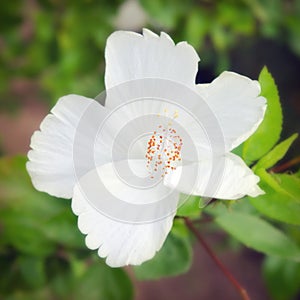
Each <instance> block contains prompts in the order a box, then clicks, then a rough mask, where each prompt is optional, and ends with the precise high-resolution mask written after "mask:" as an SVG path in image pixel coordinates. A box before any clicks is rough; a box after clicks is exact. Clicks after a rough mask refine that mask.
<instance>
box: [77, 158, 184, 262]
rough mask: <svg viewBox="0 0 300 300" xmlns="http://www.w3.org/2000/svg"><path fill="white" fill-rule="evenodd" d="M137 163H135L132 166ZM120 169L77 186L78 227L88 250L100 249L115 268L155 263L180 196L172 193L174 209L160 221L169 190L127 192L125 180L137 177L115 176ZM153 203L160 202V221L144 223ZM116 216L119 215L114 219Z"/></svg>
mask: <svg viewBox="0 0 300 300" xmlns="http://www.w3.org/2000/svg"><path fill="white" fill-rule="evenodd" d="M140 162H141V161H139V162H138V163H137V165H140ZM135 163H136V162H134V161H132V164H135ZM118 168H119V166H118V163H117V165H113V164H106V165H104V166H101V167H99V168H97V169H95V170H93V171H91V172H89V173H88V174H86V175H85V176H84V177H83V178H81V180H80V182H79V183H78V184H77V185H76V186H75V189H74V195H73V199H72V209H73V212H74V213H75V214H76V215H78V227H79V229H80V231H81V232H82V233H84V234H86V235H87V236H86V245H87V247H88V248H90V249H98V255H99V256H100V257H103V258H105V257H106V258H107V259H106V263H107V264H108V265H110V266H111V267H121V266H125V265H129V264H131V265H139V264H141V263H142V262H144V261H146V260H149V259H151V258H152V257H153V256H154V255H155V253H156V251H158V250H159V249H160V248H161V247H162V245H163V243H164V241H165V239H166V237H167V234H168V233H169V231H170V230H171V227H172V222H173V218H174V215H175V212H176V206H177V200H178V192H175V193H173V194H172V193H171V195H170V199H172V204H171V206H172V209H171V210H170V211H169V212H168V213H167V214H165V215H164V217H161V218H159V210H160V208H159V202H160V201H158V200H160V197H165V196H166V195H165V193H166V187H163V185H162V184H161V187H157V186H155V187H153V189H151V188H150V189H149V190H147V189H138V188H136V187H134V186H130V185H129V184H128V185H127V189H126V182H125V183H124V180H128V179H130V178H131V177H134V176H132V175H130V176H128V178H120V174H118V175H116V174H115V170H116V169H118ZM120 173H122V171H121V172H120ZM142 173H143V172H142ZM125 176H126V174H125ZM134 190H135V191H134ZM167 190H169V189H167ZM91 195H92V196H91ZM92 197H95V199H92ZM97 199H98V201H99V203H100V202H101V201H102V203H103V206H102V207H100V204H99V203H97ZM153 201H154V204H153V207H155V205H156V203H155V201H158V203H157V210H158V211H157V216H158V217H157V219H155V218H154V215H153V219H152V221H151V220H147V221H146V220H145V222H141V219H139V218H140V217H141V215H143V214H147V211H148V209H147V207H149V206H145V205H146V204H147V203H148V204H149V202H153ZM118 203H119V204H120V205H118ZM145 203H146V204H145ZM132 204H133V205H132ZM150 204H151V203H150ZM114 212H115V213H116V215H113V214H114ZM121 218H122V219H121ZM126 218H127V219H126ZM138 219H139V220H138Z"/></svg>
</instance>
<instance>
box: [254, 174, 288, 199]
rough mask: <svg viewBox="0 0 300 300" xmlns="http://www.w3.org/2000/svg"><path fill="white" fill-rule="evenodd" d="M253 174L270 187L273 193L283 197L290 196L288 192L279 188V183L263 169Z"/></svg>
mask: <svg viewBox="0 0 300 300" xmlns="http://www.w3.org/2000/svg"><path fill="white" fill-rule="evenodd" d="M255 173H256V174H257V175H258V176H259V177H260V179H262V181H264V182H266V183H267V184H268V185H269V186H270V187H272V189H273V190H274V191H276V192H278V193H280V194H283V195H288V196H291V195H290V194H289V192H288V191H287V190H285V189H284V188H283V187H282V186H281V184H280V182H279V181H278V180H276V178H275V177H274V175H273V174H271V173H268V172H267V171H266V170H265V169H263V168H260V169H258V170H256V172H255Z"/></svg>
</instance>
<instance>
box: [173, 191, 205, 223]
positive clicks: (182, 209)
mask: <svg viewBox="0 0 300 300" xmlns="http://www.w3.org/2000/svg"><path fill="white" fill-rule="evenodd" d="M199 200H200V197H199V196H193V195H185V194H180V198H179V203H182V205H180V206H179V208H178V210H177V213H176V215H177V216H181V217H191V218H193V217H194V218H197V217H199V216H200V214H201V209H200V207H199Z"/></svg>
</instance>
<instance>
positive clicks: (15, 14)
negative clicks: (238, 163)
mask: <svg viewBox="0 0 300 300" xmlns="http://www.w3.org/2000/svg"><path fill="white" fill-rule="evenodd" d="M121 4H122V1H120V0H111V1H96V0H86V1H84V0H82V1H80V0H76V1H56V0H39V1H21V0H16V1H4V2H3V3H1V10H0V29H1V38H0V64H1V68H0V97H1V100H0V104H1V106H0V107H1V109H2V110H4V111H8V110H11V109H14V110H18V107H19V104H20V103H19V102H18V101H17V99H16V96H15V95H14V93H12V85H11V83H12V81H13V80H15V79H20V78H24V79H26V80H30V81H33V82H34V83H35V84H36V85H37V89H38V93H39V95H40V98H41V99H43V101H45V102H46V103H47V105H49V107H50V106H52V105H54V104H55V103H56V101H57V99H58V98H59V97H60V96H62V95H65V94H69V93H76V94H82V95H85V96H87V97H94V96H96V95H97V94H98V93H99V92H100V91H102V90H103V89H104V85H103V75H104V68H105V65H104V47H105V41H106V38H107V37H108V36H109V34H110V33H111V32H112V31H114V30H115V29H116V26H115V19H116V16H117V14H118V9H119V7H120V5H121ZM140 4H141V6H142V7H143V9H144V10H145V12H146V14H147V21H146V22H145V24H144V26H145V27H148V28H150V29H152V30H154V31H160V30H164V31H167V32H168V33H170V35H171V36H172V37H173V38H174V39H175V41H181V40H187V41H188V42H189V43H191V44H192V45H193V46H194V47H195V48H196V49H197V50H198V52H199V54H200V56H201V58H203V59H202V62H201V66H203V68H210V70H211V72H212V73H214V74H215V75H217V74H218V73H219V72H220V71H222V70H224V69H229V68H230V59H229V53H230V51H231V50H232V49H234V48H235V47H236V46H237V45H238V43H240V41H241V40H245V39H247V38H249V39H252V38H261V37H263V38H268V39H273V40H276V41H279V42H281V43H285V44H286V45H288V47H289V48H290V49H291V51H293V53H294V54H295V55H297V56H300V1H279V0H273V1H268V0H262V1H247V0H240V1H225V0H220V1H210V0H205V1H204V0H203V1H192V0H188V1H180V0H166V1H164V0H155V1H146V0H142V1H141V2H140ZM137 30H139V29H137ZM259 81H260V83H261V85H262V95H263V96H265V97H266V98H267V100H268V109H267V112H266V117H265V120H264V122H263V123H262V124H261V126H260V127H259V129H258V130H257V131H256V133H255V134H254V135H253V136H252V137H251V138H250V139H249V140H247V141H246V142H245V143H244V144H243V145H242V146H240V147H239V148H238V149H236V153H238V154H239V155H240V156H242V157H243V159H244V160H245V161H246V162H247V163H248V164H249V165H250V166H252V168H253V170H254V171H255V173H256V174H257V175H259V176H260V177H261V187H262V188H263V189H264V190H265V191H266V194H265V195H262V196H260V197H257V198H255V199H251V198H245V199H242V200H239V201H236V202H225V205H224V202H220V201H219V202H220V203H217V205H209V206H207V207H205V208H200V207H202V205H199V203H200V202H201V199H199V198H197V197H192V198H191V199H189V201H188V202H187V203H186V204H185V205H184V207H181V208H180V210H179V212H178V215H179V216H188V217H190V218H191V219H199V218H200V219H201V218H202V217H203V216H207V215H210V216H212V218H213V224H212V230H220V229H221V230H225V231H226V232H227V233H228V234H229V235H230V236H231V237H232V238H234V239H236V240H238V241H239V242H240V243H242V244H244V245H245V246H246V247H250V248H252V249H254V250H256V251H259V252H262V253H264V254H265V255H266V258H265V261H264V264H263V274H264V277H265V282H266V285H267V287H268V289H269V292H270V295H271V297H272V299H274V300H288V299H293V297H295V295H296V294H297V293H299V289H300V284H299V282H300V264H299V261H300V231H299V226H300V173H299V172H297V170H295V169H294V170H293V171H294V173H292V172H286V173H284V174H278V173H274V172H272V167H273V166H275V165H276V164H277V163H278V162H279V161H280V160H281V159H282V158H283V157H284V156H285V154H286V152H287V151H288V149H289V147H290V146H291V145H292V143H293V141H294V140H295V139H296V138H297V135H296V134H294V135H292V136H291V137H289V138H288V139H286V140H283V139H282V138H281V132H282V126H284V125H283V124H284V118H283V116H282V109H281V105H280V98H279V94H278V90H277V87H276V85H275V82H274V79H273V78H272V76H271V74H270V73H269V72H268V70H267V69H266V68H264V69H263V70H262V72H261V73H260V76H259ZM0 141H1V139H0ZM25 162H26V158H25V157H23V156H16V157H10V156H8V153H3V156H2V158H1V159H0V274H1V276H0V298H1V299H2V298H3V299H82V298H85V299H109V300H114V299H124V300H127V299H132V298H133V297H134V296H133V295H134V292H133V288H132V284H131V281H130V279H129V277H128V275H127V273H126V272H125V271H124V270H122V269H111V268H109V267H107V266H106V265H105V264H104V262H103V261H102V260H101V259H99V258H98V257H96V255H95V253H93V252H92V251H89V250H88V249H87V248H86V247H85V245H84V237H83V236H82V235H81V234H80V233H79V231H78V229H77V226H76V218H75V216H74V215H73V214H72V213H71V209H70V202H69V201H68V200H63V199H57V198H54V197H51V196H48V195H46V194H44V193H39V192H37V191H35V190H34V189H33V187H32V185H31V182H30V179H29V176H28V175H27V173H26V171H25ZM228 207H229V208H228ZM200 229H201V228H200ZM192 243H193V238H192V237H191V235H190V233H189V232H188V231H187V229H186V227H185V226H184V223H183V222H182V220H180V219H178V220H176V221H175V223H174V226H173V229H172V232H171V234H170V235H169V237H168V239H167V241H166V243H165V245H164V247H163V249H162V250H161V251H160V252H159V253H158V254H157V255H156V256H155V258H154V259H153V260H151V261H149V262H146V263H145V264H143V265H142V266H140V267H136V268H134V273H135V276H136V277H137V278H138V279H140V280H145V279H157V278H161V277H166V276H174V275H177V274H180V273H182V272H186V271H187V270H188V269H189V268H190V266H191V262H192V253H193V251H192ZM170 253H172V255H170Z"/></svg>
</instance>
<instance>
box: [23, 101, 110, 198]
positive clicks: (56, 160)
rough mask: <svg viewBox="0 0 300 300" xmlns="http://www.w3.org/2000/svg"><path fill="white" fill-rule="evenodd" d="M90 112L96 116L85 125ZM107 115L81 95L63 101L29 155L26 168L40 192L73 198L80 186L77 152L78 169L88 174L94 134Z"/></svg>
mask: <svg viewBox="0 0 300 300" xmlns="http://www.w3.org/2000/svg"><path fill="white" fill-rule="evenodd" d="M87 111H90V112H92V113H89V117H88V118H86V119H88V121H87V122H86V121H85V122H84V121H83V116H84V114H85V113H87ZM106 114H107V112H106V109H105V108H104V107H102V106H101V105H99V104H98V103H97V102H95V101H94V100H93V99H89V98H85V97H82V96H77V95H68V96H64V97H62V98H60V99H59V101H58V102H57V104H56V105H55V106H54V108H53V109H52V111H51V114H49V115H47V116H46V118H45V119H44V120H43V122H42V123H41V125H40V130H39V131H36V132H35V133H34V134H33V136H32V138H31V144H30V147H31V148H32V150H30V151H29V153H28V158H29V161H28V162H27V164H26V167H27V170H28V173H29V174H30V176H31V179H32V183H33V185H34V186H35V188H36V189H37V190H39V191H43V192H47V193H48V194H50V195H53V196H57V197H63V198H71V197H72V195H73V188H74V186H75V182H76V174H75V170H74V151H77V157H79V156H81V158H79V159H78V160H77V161H76V164H77V167H78V168H80V169H81V170H82V172H85V171H86V170H85V171H84V169H86V168H89V167H88V161H89V160H88V158H87V156H88V155H90V156H92V154H94V152H93V151H91V153H88V150H90V148H91V147H93V134H95V130H97V128H98V127H97V126H99V122H100V121H101V120H102V119H103V118H104V117H105V116H106ZM80 122H84V124H81V123H80ZM79 124H80V126H79ZM75 137H76V141H75ZM74 143H75V146H74ZM87 145H90V147H88V146H87ZM74 147H76V149H74ZM93 150H94V149H93ZM95 151H96V152H97V147H96V149H95ZM99 152H100V153H99ZM75 154H76V153H75ZM98 154H99V155H97V157H99V156H100V157H101V159H102V163H103V162H104V160H105V155H104V153H103V151H99V149H98Z"/></svg>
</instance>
